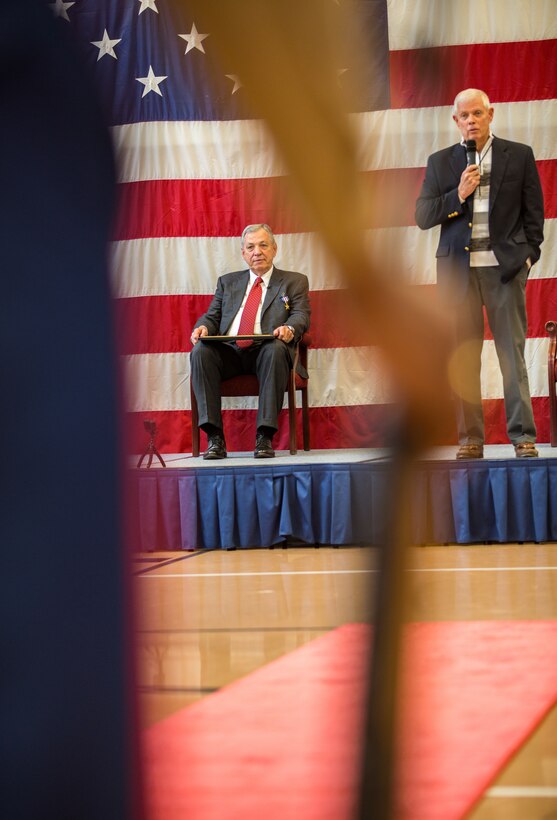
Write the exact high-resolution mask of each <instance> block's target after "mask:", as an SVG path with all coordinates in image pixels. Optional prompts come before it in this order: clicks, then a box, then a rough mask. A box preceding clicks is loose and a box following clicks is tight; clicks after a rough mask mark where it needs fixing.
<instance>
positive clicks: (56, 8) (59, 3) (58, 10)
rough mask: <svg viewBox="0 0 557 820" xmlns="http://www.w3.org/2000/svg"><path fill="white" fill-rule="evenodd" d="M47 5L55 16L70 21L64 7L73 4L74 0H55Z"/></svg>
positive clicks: (66, 7) (67, 7)
mask: <svg viewBox="0 0 557 820" xmlns="http://www.w3.org/2000/svg"><path fill="white" fill-rule="evenodd" d="M48 5H49V6H50V8H51V9H52V13H53V14H54V16H55V17H61V18H62V20H67V21H68V23H69V22H70V18H69V17H68V12H67V11H66V9H69V8H70V6H75V0H74V2H73V3H64V2H63V0H56V2H55V3H49V4H48Z"/></svg>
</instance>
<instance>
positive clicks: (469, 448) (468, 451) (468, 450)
mask: <svg viewBox="0 0 557 820" xmlns="http://www.w3.org/2000/svg"><path fill="white" fill-rule="evenodd" d="M456 457H457V458H459V459H462V458H483V457H484V446H483V444H461V445H460V447H459V448H458V451H457V454H456Z"/></svg>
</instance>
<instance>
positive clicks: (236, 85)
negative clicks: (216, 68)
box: [225, 74, 242, 94]
mask: <svg viewBox="0 0 557 820" xmlns="http://www.w3.org/2000/svg"><path fill="white" fill-rule="evenodd" d="M225 76H226V77H228V79H229V80H232V82H233V83H234V88H233V89H232V93H233V94H235V93H236V92H237V91H238V89H240V88H242V83H241V82H240V78H239V77H238V75H237V74H226V75H225Z"/></svg>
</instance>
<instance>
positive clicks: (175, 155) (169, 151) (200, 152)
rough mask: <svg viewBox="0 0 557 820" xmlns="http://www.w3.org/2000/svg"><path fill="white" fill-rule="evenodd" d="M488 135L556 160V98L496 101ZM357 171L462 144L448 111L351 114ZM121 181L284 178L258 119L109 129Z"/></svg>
mask: <svg viewBox="0 0 557 820" xmlns="http://www.w3.org/2000/svg"><path fill="white" fill-rule="evenodd" d="M494 107H495V116H494V119H493V131H494V133H495V134H498V135H499V136H501V137H506V138H507V139H512V140H515V141H517V142H525V143H527V144H528V145H531V146H532V148H533V151H534V154H535V156H536V159H555V158H557V145H556V144H555V139H554V134H555V130H556V128H557V100H533V101H528V102H514V103H498V104H496V105H495V106H494ZM352 121H353V124H354V130H355V135H356V142H357V146H358V157H359V164H360V167H361V169H362V170H364V171H365V170H374V169H378V168H419V167H425V164H426V162H427V158H428V156H429V154H431V153H432V152H433V151H437V150H439V149H441V148H445V147H446V146H447V145H452V144H453V143H455V142H458V140H459V138H460V137H459V133H458V130H457V128H456V125H455V124H454V122H453V121H452V119H451V107H450V106H436V107H433V108H411V109H394V110H390V111H372V112H367V113H364V114H354V115H353V116H352ZM112 138H113V142H114V146H115V151H116V156H117V160H118V181H119V182H141V181H147V180H153V179H159V180H162V179H166V180H173V179H199V180H202V179H258V178H266V177H275V176H283V175H284V174H285V169H284V165H283V163H282V162H281V160H280V159H279V158H278V157H277V155H276V152H275V151H274V149H273V146H272V143H271V141H270V140H269V139H267V140H266V139H265V128H264V126H263V125H262V124H261V122H260V121H258V120H239V121H232V122H229V121H226V122H201V123H200V122H142V123H136V124H131V125H119V126H115V127H114V128H112Z"/></svg>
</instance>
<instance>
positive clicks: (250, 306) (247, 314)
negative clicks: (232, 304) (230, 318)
mask: <svg viewBox="0 0 557 820" xmlns="http://www.w3.org/2000/svg"><path fill="white" fill-rule="evenodd" d="M262 281H263V279H262V278H261V277H260V276H258V277H257V279H256V280H255V282H254V283H253V287H252V289H251V290H250V292H249V294H248V298H247V301H246V304H245V305H244V309H243V311H242V315H241V317H240V326H239V328H238V336H250V335H251V334H252V333H253V331H254V329H255V317H256V316H257V310H258V308H259V305H260V303H261V292H262V291H261V282H262ZM236 344H237V345H238V347H249V346H250V345H252V344H253V342H252V341H251V339H245V340H244V341H239V342H236Z"/></svg>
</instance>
